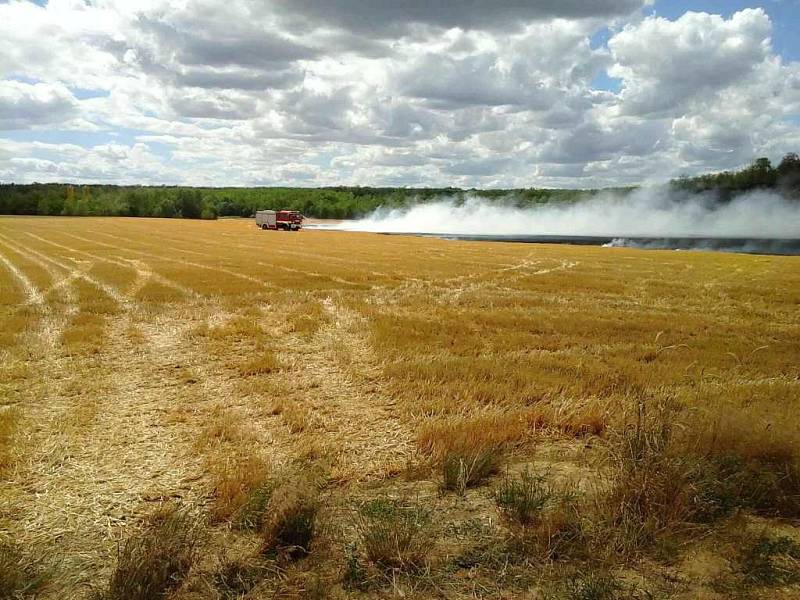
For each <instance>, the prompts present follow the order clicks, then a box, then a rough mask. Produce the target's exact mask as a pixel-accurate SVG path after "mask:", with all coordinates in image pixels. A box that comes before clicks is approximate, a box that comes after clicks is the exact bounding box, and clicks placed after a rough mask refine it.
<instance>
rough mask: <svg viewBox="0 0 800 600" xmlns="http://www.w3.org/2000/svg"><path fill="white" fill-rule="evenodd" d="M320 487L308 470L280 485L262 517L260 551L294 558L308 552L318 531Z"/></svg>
mask: <svg viewBox="0 0 800 600" xmlns="http://www.w3.org/2000/svg"><path fill="white" fill-rule="evenodd" d="M319 507H320V505H319V489H318V488H317V486H316V485H315V484H314V482H313V481H311V480H310V478H309V477H308V476H307V475H305V474H302V473H301V474H298V475H297V476H295V477H291V478H287V479H286V480H285V481H284V482H283V483H282V484H280V485H278V486H277V487H276V488H275V490H274V491H273V493H272V496H271V497H270V499H269V503H268V504H267V510H266V514H265V515H264V517H263V527H262V545H261V552H262V554H264V553H273V552H277V553H278V555H280V556H285V557H287V558H291V559H297V558H302V557H304V556H306V555H307V554H308V553H309V552H310V549H311V542H312V540H313V538H314V533H315V531H316V520H317V512H318V511H319Z"/></svg>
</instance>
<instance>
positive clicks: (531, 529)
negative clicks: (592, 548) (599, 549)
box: [494, 469, 586, 560]
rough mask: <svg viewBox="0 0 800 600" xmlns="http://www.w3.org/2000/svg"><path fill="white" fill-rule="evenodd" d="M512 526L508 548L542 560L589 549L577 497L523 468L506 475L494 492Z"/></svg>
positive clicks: (507, 520)
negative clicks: (521, 470) (518, 473)
mask: <svg viewBox="0 0 800 600" xmlns="http://www.w3.org/2000/svg"><path fill="white" fill-rule="evenodd" d="M494 500H495V503H496V504H497V507H498V508H499V509H500V511H501V513H502V514H503V516H504V517H505V520H506V523H507V525H508V528H509V533H510V536H509V539H508V549H509V551H511V552H513V553H514V554H518V555H523V556H525V557H533V558H536V559H539V560H557V559H561V558H566V557H570V556H574V555H576V553H579V552H578V551H579V549H581V548H585V546H586V539H585V535H584V531H583V523H582V519H581V513H580V509H579V507H578V503H577V496H576V494H574V493H573V492H572V491H571V490H570V489H568V488H558V487H556V486H554V485H552V484H551V483H550V482H548V480H547V477H546V476H544V475H541V474H536V473H531V472H530V471H529V470H527V469H526V470H525V471H523V472H522V473H521V474H520V475H518V476H516V477H512V476H506V478H505V479H504V480H503V482H502V483H501V484H500V485H499V487H498V488H497V489H496V490H495V492H494Z"/></svg>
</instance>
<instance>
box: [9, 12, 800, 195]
mask: <svg viewBox="0 0 800 600" xmlns="http://www.w3.org/2000/svg"><path fill="white" fill-rule="evenodd" d="M643 4H644V2H642V0H592V1H591V2H585V1H578V0H560V1H559V2H549V1H547V2H527V1H524V2H523V1H521V0H519V1H518V0H510V1H498V2H483V3H481V2H472V1H471V0H464V1H463V2H462V1H460V0H458V1H455V2H447V3H440V2H439V3H433V2H427V1H423V0H419V1H417V0H414V1H413V2H405V3H400V2H396V1H389V0H376V1H375V2H362V1H361V0H330V2H312V1H311V0H308V1H306V0H292V1H291V2H289V0H270V1H268V2H264V1H257V0H226V2H219V1H216V0H195V1H193V2H189V3H175V2H170V1H168V0H142V1H140V2H128V1H124V0H96V1H94V2H90V3H86V2H84V1H83V0H50V2H49V3H48V4H47V5H46V6H44V7H40V6H37V5H35V4H33V3H31V2H21V1H18V0H12V1H11V2H9V3H6V4H0V127H2V128H4V129H6V130H21V129H25V130H27V133H26V135H27V137H25V138H24V139H35V135H36V132H38V131H40V130H56V129H57V130H77V129H81V130H91V131H93V132H94V133H93V136H94V137H95V138H96V139H98V140H103V136H104V135H105V136H106V138H107V142H106V143H101V142H100V141H98V142H96V143H97V145H96V146H91V145H89V144H86V145H85V146H84V145H80V144H70V145H67V146H66V147H61V146H58V147H55V146H54V145H48V144H37V143H36V142H25V143H21V142H14V141H13V139H16V138H15V136H17V137H18V133H11V134H3V133H0V178H2V179H4V180H15V181H33V180H36V179H38V180H68V181H80V180H85V181H93V180H97V181H118V182H142V183H202V184H216V185H247V184H288V185H290V184H298V185H323V184H324V185H336V184H354V185H370V184H373V185H430V186H447V185H460V186H465V187H472V186H496V187H515V186H555V185H564V186H580V187H588V186H591V185H616V184H628V183H638V182H642V181H647V180H650V179H663V178H665V177H669V176H673V175H677V174H680V173H684V172H689V173H692V172H699V171H704V170H709V169H719V168H731V167H736V166H739V165H740V164H742V163H744V162H746V161H748V160H750V159H751V158H753V156H755V155H761V154H765V155H768V156H771V157H772V158H779V157H780V155H781V154H783V153H784V152H787V151H790V150H797V149H798V144H799V143H800V127H798V124H797V122H796V120H792V119H790V118H789V117H790V116H791V115H796V114H797V113H799V112H800V64H799V63H792V62H787V61H785V60H782V59H781V57H780V56H778V55H776V53H775V51H774V50H773V48H772V46H771V42H770V36H771V34H772V23H771V22H770V19H769V17H768V15H767V13H766V12H765V11H764V10H762V9H753V10H744V11H740V12H738V13H735V14H733V15H731V16H730V17H728V18H723V17H721V16H718V15H707V14H703V13H686V14H684V15H683V16H681V17H680V18H677V19H675V20H668V19H664V18H660V17H643V16H642V15H641V14H639V13H637V12H636V10H637V9H638V8H640V7H641V6H642V5H643ZM606 26H608V27H609V28H610V31H611V35H610V39H609V41H608V42H607V44H598V43H597V41H596V40H595V42H594V43H592V36H593V34H594V33H595V32H597V31H599V30H600V29H602V28H604V27H606ZM606 71H607V72H608V74H609V75H611V76H613V77H617V78H619V80H620V82H621V89H620V90H619V91H618V92H617V91H614V89H602V88H599V87H598V86H597V84H596V81H597V78H598V77H601V78H602V76H603V75H604V73H605V72H606ZM87 90H88V91H89V92H90V93H88V94H86V92H87ZM87 95H88V96H91V97H89V98H88V99H81V98H86V96H87ZM31 136H33V137H31ZM4 137H5V139H3V138H4ZM76 139H78V138H76ZM12 148H13V150H12Z"/></svg>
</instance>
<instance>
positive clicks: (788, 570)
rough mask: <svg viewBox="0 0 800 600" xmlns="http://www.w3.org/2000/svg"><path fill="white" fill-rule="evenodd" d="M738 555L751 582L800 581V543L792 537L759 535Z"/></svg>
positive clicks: (740, 563) (745, 545) (761, 584)
mask: <svg viewBox="0 0 800 600" xmlns="http://www.w3.org/2000/svg"><path fill="white" fill-rule="evenodd" d="M738 558H739V565H740V568H741V572H742V574H743V576H744V578H745V581H746V582H747V583H750V584H753V585H759V586H771V585H789V584H793V583H797V582H800V545H798V544H797V542H795V541H794V540H792V539H791V538H789V537H786V536H780V537H771V536H768V535H766V534H762V535H759V536H757V537H755V538H754V539H751V540H750V541H749V542H747V543H745V544H744V546H743V547H742V548H741V550H740V552H739V557H738Z"/></svg>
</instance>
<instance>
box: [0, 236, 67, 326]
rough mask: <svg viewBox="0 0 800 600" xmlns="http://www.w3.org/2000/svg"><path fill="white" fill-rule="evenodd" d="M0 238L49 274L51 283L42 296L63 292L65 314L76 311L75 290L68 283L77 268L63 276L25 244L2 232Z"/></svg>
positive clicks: (57, 269) (59, 270)
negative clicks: (30, 250)
mask: <svg viewBox="0 0 800 600" xmlns="http://www.w3.org/2000/svg"><path fill="white" fill-rule="evenodd" d="M0 240H2V242H0V243H4V244H5V245H7V246H8V247H10V248H12V249H13V250H15V251H16V252H17V253H18V254H19V255H20V256H22V257H23V258H25V259H26V260H28V261H30V262H32V263H33V264H35V265H36V266H38V267H39V268H41V269H43V270H45V271H46V272H47V274H48V275H50V278H51V279H52V280H53V283H52V284H51V285H50V286H49V287H47V288H46V289H44V290H42V296H44V297H45V298H47V296H49V295H50V294H51V293H52V292H54V291H56V292H60V293H63V299H64V313H65V315H66V316H71V315H74V314H75V313H76V312H78V306H77V305H78V301H77V298H76V296H75V291H74V290H73V289H72V288H71V287H70V284H71V283H72V282H73V281H75V280H76V279H78V278H79V275H80V273H79V271H78V270H77V269H69V272H68V274H67V275H66V276H65V275H64V273H63V272H62V271H61V269H59V268H56V267H54V266H53V265H52V264H51V263H50V262H46V261H44V260H42V259H41V258H37V257H36V256H32V255H31V254H30V252H26V248H25V246H23V245H22V244H20V243H19V242H15V241H14V240H10V239H9V238H7V237H6V236H4V235H2V234H0Z"/></svg>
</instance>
